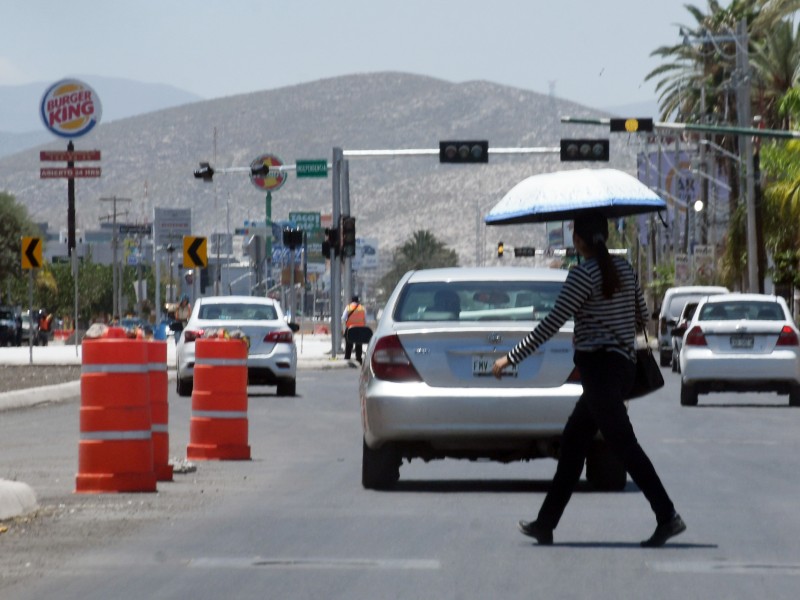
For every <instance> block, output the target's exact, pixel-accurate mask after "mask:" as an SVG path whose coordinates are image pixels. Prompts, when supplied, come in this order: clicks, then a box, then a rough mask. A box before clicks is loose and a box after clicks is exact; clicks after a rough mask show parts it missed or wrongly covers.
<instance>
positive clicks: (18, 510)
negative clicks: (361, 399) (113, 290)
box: [0, 334, 351, 521]
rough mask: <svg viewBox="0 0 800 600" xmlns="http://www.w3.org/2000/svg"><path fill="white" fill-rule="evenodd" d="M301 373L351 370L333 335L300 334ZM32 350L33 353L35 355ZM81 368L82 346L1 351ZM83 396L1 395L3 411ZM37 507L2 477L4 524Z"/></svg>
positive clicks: (25, 360) (1, 361) (57, 388)
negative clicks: (333, 348)
mask: <svg viewBox="0 0 800 600" xmlns="http://www.w3.org/2000/svg"><path fill="white" fill-rule="evenodd" d="M295 345H296V346H297V370H298V371H303V370H324V369H338V368H348V367H350V365H351V361H347V360H345V359H344V358H343V356H342V355H341V354H339V355H337V356H335V357H331V336H330V335H325V334H309V335H296V336H295ZM31 351H32V352H31ZM29 364H33V365H80V364H81V347H80V346H78V347H77V348H76V347H75V346H74V345H71V346H65V345H63V344H57V343H53V344H49V345H48V346H46V347H39V346H34V347H33V348H28V347H24V346H23V347H20V348H0V365H11V366H13V365H20V366H22V365H29ZM167 368H168V370H169V374H170V379H171V380H174V377H175V341H174V339H173V338H172V337H170V339H169V340H167ZM79 394H80V381H73V382H70V383H62V384H58V385H50V386H45V387H40V388H33V389H25V390H16V391H12V392H2V393H0V412H2V411H3V410H9V409H12V408H23V407H26V406H32V405H34V404H40V403H42V402H57V401H59V400H64V399H66V398H74V397H75V396H77V395H79ZM36 508H37V503H36V495H35V493H34V491H33V490H32V489H31V488H30V486H28V485H27V484H25V483H22V482H19V481H8V480H5V479H1V478H0V521H1V520H3V519H10V518H13V517H17V516H20V515H24V514H27V513H30V512H32V511H34V510H36Z"/></svg>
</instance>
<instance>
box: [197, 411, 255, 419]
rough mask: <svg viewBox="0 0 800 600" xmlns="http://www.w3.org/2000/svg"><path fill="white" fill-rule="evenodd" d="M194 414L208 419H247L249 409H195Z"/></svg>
mask: <svg viewBox="0 0 800 600" xmlns="http://www.w3.org/2000/svg"><path fill="white" fill-rule="evenodd" d="M192 416H193V417H199V418H206V419H246V418H247V411H245V412H234V411H226V410H193V411H192Z"/></svg>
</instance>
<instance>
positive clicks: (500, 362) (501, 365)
mask: <svg viewBox="0 0 800 600" xmlns="http://www.w3.org/2000/svg"><path fill="white" fill-rule="evenodd" d="M508 365H509V360H508V357H507V356H501V357H500V358H498V359H497V360H496V361H494V365H492V375H494V376H495V377H497V379H500V378H501V377H502V375H503V369H505V368H506V367H507V366H508Z"/></svg>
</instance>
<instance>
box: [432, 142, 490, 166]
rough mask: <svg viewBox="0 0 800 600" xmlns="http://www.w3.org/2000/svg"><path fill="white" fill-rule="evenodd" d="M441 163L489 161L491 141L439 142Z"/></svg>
mask: <svg viewBox="0 0 800 600" xmlns="http://www.w3.org/2000/svg"><path fill="white" fill-rule="evenodd" d="M439 162H440V163H488V162H489V142H487V141H480V140H479V141H448V142H439Z"/></svg>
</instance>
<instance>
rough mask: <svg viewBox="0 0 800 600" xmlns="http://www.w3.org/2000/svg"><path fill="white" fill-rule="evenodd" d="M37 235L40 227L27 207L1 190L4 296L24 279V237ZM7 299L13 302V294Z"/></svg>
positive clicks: (0, 250)
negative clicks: (29, 215)
mask: <svg viewBox="0 0 800 600" xmlns="http://www.w3.org/2000/svg"><path fill="white" fill-rule="evenodd" d="M37 235H40V233H39V229H38V228H37V226H36V224H35V223H34V222H33V221H31V219H30V218H29V217H28V211H27V210H26V208H25V207H24V206H22V205H21V204H18V203H17V201H16V199H15V198H14V196H12V195H11V194H9V193H7V192H0V282H2V293H3V295H4V296H7V295H8V293H9V291H10V290H11V289H12V288H14V287H15V286H16V284H17V283H18V282H19V281H20V280H21V279H23V277H22V276H23V269H22V237H23V236H37ZM24 279H25V281H27V279H28V278H27V277H25V278H24ZM26 289H27V283H26ZM5 301H6V302H7V303H9V304H13V303H14V302H13V301H14V297H13V295H12V297H10V298H5Z"/></svg>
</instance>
